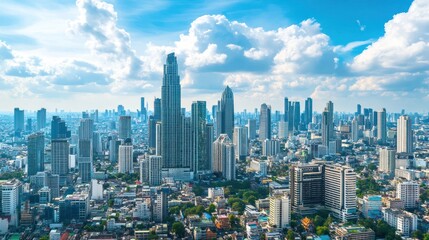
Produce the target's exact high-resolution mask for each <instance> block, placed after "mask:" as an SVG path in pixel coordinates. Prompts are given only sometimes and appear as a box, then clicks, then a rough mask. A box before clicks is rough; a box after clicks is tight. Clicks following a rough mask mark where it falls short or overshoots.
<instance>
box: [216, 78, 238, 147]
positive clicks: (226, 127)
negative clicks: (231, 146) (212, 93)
mask: <svg viewBox="0 0 429 240" xmlns="http://www.w3.org/2000/svg"><path fill="white" fill-rule="evenodd" d="M216 121H217V130H216V131H217V132H216V133H217V136H219V135H220V134H222V133H225V134H228V137H229V138H230V139H232V138H233V130H234V94H233V93H232V90H231V88H230V87H229V86H226V88H225V90H224V91H223V93H222V98H221V100H220V102H219V106H218V114H217V119H216Z"/></svg>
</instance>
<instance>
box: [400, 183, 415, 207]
mask: <svg viewBox="0 0 429 240" xmlns="http://www.w3.org/2000/svg"><path fill="white" fill-rule="evenodd" d="M419 195H420V188H419V184H418V183H416V182H403V183H398V185H397V187H396V197H397V198H399V199H401V200H402V201H403V202H404V207H405V208H406V209H413V208H416V207H417V206H418V202H419Z"/></svg>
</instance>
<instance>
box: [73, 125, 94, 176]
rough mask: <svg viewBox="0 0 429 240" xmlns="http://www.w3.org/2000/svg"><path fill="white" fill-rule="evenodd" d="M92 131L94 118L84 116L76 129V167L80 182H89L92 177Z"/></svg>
mask: <svg viewBox="0 0 429 240" xmlns="http://www.w3.org/2000/svg"><path fill="white" fill-rule="evenodd" d="M93 133H94V120H92V119H90V118H84V119H81V120H80V125H79V129H78V159H77V162H78V168H79V176H80V178H81V181H82V183H89V182H91V179H92V172H93V169H92V160H93V149H92V138H93V135H94V134H93Z"/></svg>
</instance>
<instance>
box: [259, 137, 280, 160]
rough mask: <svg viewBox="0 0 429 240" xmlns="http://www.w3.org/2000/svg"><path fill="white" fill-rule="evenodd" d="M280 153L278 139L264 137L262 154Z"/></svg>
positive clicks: (269, 155)
mask: <svg viewBox="0 0 429 240" xmlns="http://www.w3.org/2000/svg"><path fill="white" fill-rule="evenodd" d="M279 153H280V141H279V140H274V139H272V140H270V139H265V140H264V141H262V156H266V157H271V156H276V155H277V154H279Z"/></svg>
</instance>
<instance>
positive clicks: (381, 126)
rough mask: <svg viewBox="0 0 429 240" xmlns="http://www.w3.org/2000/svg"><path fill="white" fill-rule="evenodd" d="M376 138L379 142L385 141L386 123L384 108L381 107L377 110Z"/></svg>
mask: <svg viewBox="0 0 429 240" xmlns="http://www.w3.org/2000/svg"><path fill="white" fill-rule="evenodd" d="M377 140H378V141H379V142H380V143H386V140H387V125H386V109H385V108H383V109H382V110H381V111H379V112H377Z"/></svg>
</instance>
